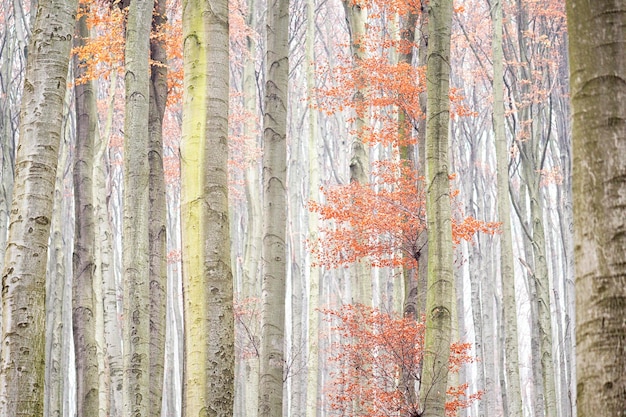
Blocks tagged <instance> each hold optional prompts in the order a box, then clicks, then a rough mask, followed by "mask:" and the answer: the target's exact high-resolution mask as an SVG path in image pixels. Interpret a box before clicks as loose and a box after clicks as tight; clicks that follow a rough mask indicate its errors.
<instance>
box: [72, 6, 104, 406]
mask: <svg viewBox="0 0 626 417" xmlns="http://www.w3.org/2000/svg"><path fill="white" fill-rule="evenodd" d="M87 13H89V6H87V5H81V17H80V18H79V19H78V22H77V28H76V32H77V36H76V38H75V45H76V46H82V45H84V44H85V40H86V39H87V38H88V37H89V29H88V28H87ZM81 65H84V62H81V61H80V60H79V59H78V57H76V56H75V57H74V73H75V76H76V79H78V78H80V77H81V76H83V75H84V74H85V72H86V70H85V68H84V67H82V66H81ZM74 94H75V97H76V98H75V107H76V145H75V147H74V154H73V157H74V160H73V167H74V170H73V184H74V254H73V257H72V270H73V281H72V282H73V285H72V328H73V334H74V352H75V355H76V391H77V397H76V400H77V401H76V410H77V413H78V415H80V416H97V415H98V410H99V391H100V389H99V373H98V356H97V355H98V345H97V343H96V302H98V301H99V300H96V299H95V297H94V295H95V294H94V272H95V271H94V270H95V262H94V243H95V222H94V211H93V210H94V205H93V156H94V141H95V135H96V126H97V124H96V123H97V120H96V119H97V110H96V96H95V91H94V88H93V83H92V82H91V81H84V82H79V83H78V84H77V85H76V86H75V87H74Z"/></svg>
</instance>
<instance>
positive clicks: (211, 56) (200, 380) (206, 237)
mask: <svg viewBox="0 0 626 417" xmlns="http://www.w3.org/2000/svg"><path fill="white" fill-rule="evenodd" d="M228 34H229V28H228V4H227V2H226V1H225V0H211V1H207V2H203V1H196V0H187V1H184V2H183V38H184V44H185V50H184V54H185V56H184V68H185V80H184V83H185V98H184V102H183V140H182V143H181V157H182V165H181V185H182V189H181V198H182V201H181V210H182V215H181V224H182V242H183V247H182V256H183V288H184V290H183V296H184V317H185V336H184V337H185V342H184V343H185V361H184V371H183V415H184V416H198V415H204V414H205V413H206V414H207V415H215V416H230V415H232V414H233V404H234V365H235V360H234V324H233V323H234V322H233V320H234V319H233V276H232V273H231V267H230V233H229V213H228V166H227V165H228V110H229V109H228V94H229V68H228V59H229V53H228Z"/></svg>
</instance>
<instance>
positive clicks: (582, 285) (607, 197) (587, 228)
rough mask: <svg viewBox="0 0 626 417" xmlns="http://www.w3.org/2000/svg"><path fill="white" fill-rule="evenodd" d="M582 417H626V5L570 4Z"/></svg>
mask: <svg viewBox="0 0 626 417" xmlns="http://www.w3.org/2000/svg"><path fill="white" fill-rule="evenodd" d="M567 18H568V25H569V28H570V37H569V39H570V44H569V50H570V82H571V102H572V110H573V112H572V113H573V130H572V133H573V147H574V148H573V154H574V176H573V194H574V227H575V239H574V242H575V245H574V254H575V260H576V346H577V352H576V353H577V360H576V374H577V403H578V415H579V416H580V417H586V416H597V417H600V416H602V417H604V416H624V415H626V373H625V372H624V369H626V343H624V340H625V339H626V335H625V333H626V332H625V329H626V327H625V325H624V323H625V322H624V320H625V319H624V318H625V317H626V307H625V306H626V230H625V224H624V218H625V217H626V213H625V209H624V207H626V157H625V156H626V116H625V115H626V30H625V27H626V5H625V4H624V2H622V1H619V0H612V1H604V2H588V1H580V0H569V1H568V2H567Z"/></svg>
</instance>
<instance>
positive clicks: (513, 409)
mask: <svg viewBox="0 0 626 417" xmlns="http://www.w3.org/2000/svg"><path fill="white" fill-rule="evenodd" d="M491 18H492V21H493V40H492V51H493V130H494V136H495V148H496V161H497V168H496V169H497V173H496V176H497V182H498V202H497V204H498V219H499V220H500V222H501V223H502V226H501V227H500V230H501V231H502V234H501V235H500V279H501V286H502V299H503V304H502V308H503V320H504V331H505V334H504V345H505V350H506V351H505V352H504V355H505V356H506V361H505V363H506V377H507V386H506V388H507V389H506V393H507V409H508V412H509V414H508V415H509V416H511V417H521V415H522V394H521V388H520V376H519V355H518V340H517V303H516V299H515V271H514V268H513V238H512V232H511V203H510V201H509V158H508V155H509V153H508V146H507V138H506V132H505V129H504V121H505V119H504V71H503V67H504V56H503V51H502V0H495V2H494V3H493V6H492V9H491Z"/></svg>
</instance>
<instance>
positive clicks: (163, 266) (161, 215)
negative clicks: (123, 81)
mask: <svg viewBox="0 0 626 417" xmlns="http://www.w3.org/2000/svg"><path fill="white" fill-rule="evenodd" d="M165 16H166V9H165V0H154V12H153V14H152V33H153V34H156V33H158V32H159V31H164V30H165V27H164V24H165V20H166V19H165ZM150 59H151V60H152V64H151V66H150V101H149V109H148V135H149V143H148V165H149V169H150V174H149V191H148V199H149V201H150V212H149V214H148V241H149V250H150V260H149V269H150V381H151V382H150V416H151V417H158V416H160V415H161V402H162V400H163V377H164V376H163V372H164V365H165V326H166V324H165V323H166V321H165V319H166V313H167V240H166V236H167V233H166V227H165V226H166V222H167V219H166V202H165V173H164V170H163V116H164V114H165V105H166V103H167V57H166V53H165V39H164V38H163V37H154V36H153V37H151V39H150Z"/></svg>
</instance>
